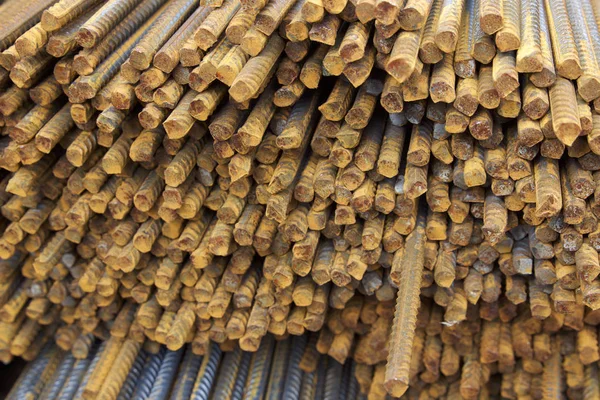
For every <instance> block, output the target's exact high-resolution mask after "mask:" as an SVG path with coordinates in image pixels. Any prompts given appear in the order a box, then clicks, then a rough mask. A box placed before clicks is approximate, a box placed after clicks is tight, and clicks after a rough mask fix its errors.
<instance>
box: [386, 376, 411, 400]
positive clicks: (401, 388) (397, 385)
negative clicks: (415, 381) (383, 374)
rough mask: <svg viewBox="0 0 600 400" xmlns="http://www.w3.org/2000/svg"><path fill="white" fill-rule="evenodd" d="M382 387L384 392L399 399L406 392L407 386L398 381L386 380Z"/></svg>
mask: <svg viewBox="0 0 600 400" xmlns="http://www.w3.org/2000/svg"><path fill="white" fill-rule="evenodd" d="M383 386H384V387H385V390H386V391H387V392H388V393H389V394H390V395H392V396H394V397H401V396H402V395H403V394H404V393H406V390H408V385H407V384H406V383H404V382H402V381H400V380H399V379H391V380H387V381H386V382H385V383H384V384H383Z"/></svg>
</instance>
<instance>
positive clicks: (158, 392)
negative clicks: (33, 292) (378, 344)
mask: <svg viewBox="0 0 600 400" xmlns="http://www.w3.org/2000/svg"><path fill="white" fill-rule="evenodd" d="M316 338H317V336H316V335H315V334H312V335H310V336H309V335H301V336H294V337H292V338H289V339H286V340H281V341H275V340H274V339H273V337H272V336H271V335H268V336H266V337H265V339H264V340H263V341H262V342H261V345H260V347H259V348H258V350H257V351H256V352H244V351H242V350H241V349H240V348H239V347H236V348H235V349H231V350H230V351H228V352H223V351H222V350H221V349H220V348H219V346H218V345H216V344H214V343H213V344H211V345H210V346H209V347H208V349H207V352H206V354H204V355H198V354H196V353H195V352H194V351H193V349H192V346H190V345H187V346H184V347H182V348H181V349H179V350H175V351H170V350H167V349H166V348H165V347H164V346H158V347H156V346H151V347H150V348H142V349H141V350H140V349H139V347H140V345H139V343H136V342H135V341H133V340H131V339H126V340H125V341H122V339H117V338H112V339H110V340H109V341H107V342H105V343H102V344H100V345H99V344H98V343H96V344H94V345H93V346H92V348H91V349H90V352H89V353H88V355H87V356H86V357H85V358H81V359H78V358H75V357H74V356H73V354H71V353H69V352H65V351H63V350H61V349H60V348H58V347H57V346H56V345H53V344H47V345H46V347H44V349H43V350H42V351H41V353H40V354H39V355H38V357H37V358H36V359H35V361H33V362H31V363H29V364H28V365H27V366H26V367H25V368H24V370H23V371H22V372H21V374H20V375H19V377H18V379H17V381H16V383H15V385H14V386H13V388H12V390H11V392H10V393H9V394H8V396H7V397H6V399H7V400H17V399H24V398H43V399H72V398H81V396H85V395H89V391H87V389H86V387H87V385H88V383H90V382H94V381H95V380H96V378H97V374H98V372H97V371H98V369H99V368H100V367H99V366H100V365H102V363H106V361H107V360H109V359H106V358H105V357H106V356H107V354H108V353H110V352H111V351H112V350H111V349H112V347H114V345H115V342H117V341H122V343H121V344H120V345H121V346H122V350H123V353H122V354H120V355H119V357H118V358H117V359H115V358H114V357H112V358H110V360H111V361H114V362H115V363H117V362H119V365H120V367H119V368H118V369H117V368H115V369H114V370H112V371H111V372H110V375H109V376H110V381H108V380H107V381H106V383H105V384H104V385H103V386H102V387H100V390H99V392H98V393H99V395H98V398H106V397H110V396H106V395H103V394H104V393H110V394H111V395H112V397H114V396H115V395H116V398H117V399H123V400H130V399H188V398H192V399H200V398H208V395H209V394H212V396H213V397H212V398H215V399H227V398H234V399H242V398H255V399H260V398H282V396H283V398H302V399H316V398H321V399H322V398H327V399H357V398H362V399H364V398H366V396H365V395H364V394H363V395H360V396H359V390H360V387H361V386H360V385H361V384H363V385H364V383H361V382H359V380H358V379H357V378H356V377H355V371H356V368H357V364H356V363H354V362H352V360H348V362H346V364H344V365H342V364H340V363H338V362H337V361H335V360H334V359H333V358H330V357H327V356H322V355H321V354H319V353H318V351H317V349H316V347H315V346H316ZM120 362H123V363H120ZM40 377H41V378H40ZM90 385H91V384H90ZM119 387H120V390H119ZM373 387H374V388H375V385H373ZM367 389H369V387H367Z"/></svg>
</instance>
